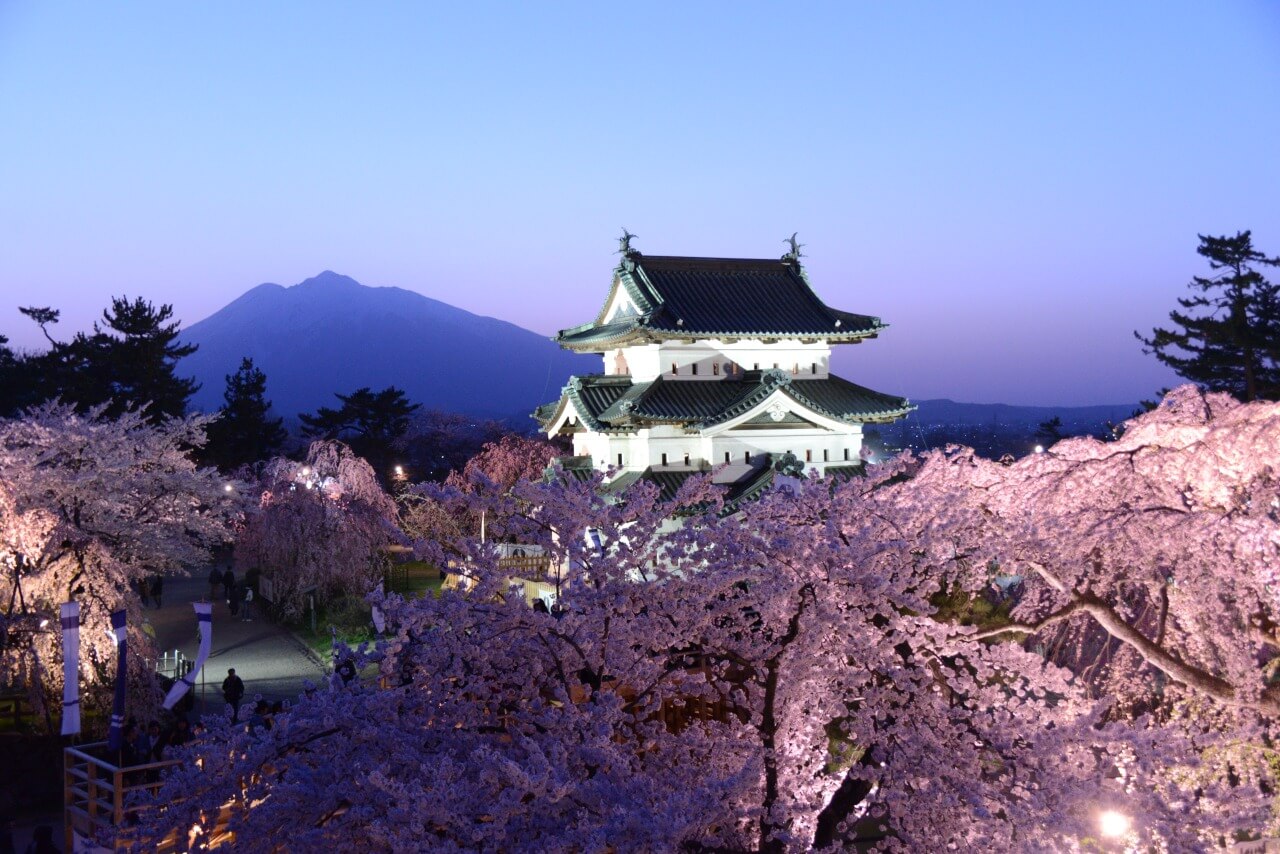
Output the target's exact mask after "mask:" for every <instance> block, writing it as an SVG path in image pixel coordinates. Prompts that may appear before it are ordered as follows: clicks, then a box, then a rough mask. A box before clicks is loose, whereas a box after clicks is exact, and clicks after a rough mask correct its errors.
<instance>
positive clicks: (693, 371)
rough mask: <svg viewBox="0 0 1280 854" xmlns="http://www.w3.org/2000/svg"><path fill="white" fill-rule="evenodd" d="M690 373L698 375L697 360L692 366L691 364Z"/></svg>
mask: <svg viewBox="0 0 1280 854" xmlns="http://www.w3.org/2000/svg"><path fill="white" fill-rule="evenodd" d="M689 373H691V374H693V375H694V376H695V377H696V376H697V375H698V363H697V362H694V363H693V364H692V365H690V366H689Z"/></svg>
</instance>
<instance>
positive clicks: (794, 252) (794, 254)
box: [782, 231, 804, 264]
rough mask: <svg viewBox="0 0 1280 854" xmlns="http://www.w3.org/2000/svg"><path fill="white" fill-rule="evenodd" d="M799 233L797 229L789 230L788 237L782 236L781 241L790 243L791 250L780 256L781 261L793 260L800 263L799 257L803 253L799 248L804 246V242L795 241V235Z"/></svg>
mask: <svg viewBox="0 0 1280 854" xmlns="http://www.w3.org/2000/svg"><path fill="white" fill-rule="evenodd" d="M799 233H800V232H798V231H793V232H791V236H790V237H786V238H783V241H782V242H783V243H786V244H788V245H790V247H791V251H790V252H788V253H787V254H786V255H783V256H782V260H783V261H795V262H796V263H797V264H798V263H800V257H801V256H802V255H803V254H804V253H803V252H801V251H800V250H801V249H802V248H803V247H804V244H803V243H797V242H796V235H797V234H799Z"/></svg>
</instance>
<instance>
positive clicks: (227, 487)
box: [222, 483, 235, 492]
mask: <svg viewBox="0 0 1280 854" xmlns="http://www.w3.org/2000/svg"><path fill="white" fill-rule="evenodd" d="M233 489H235V487H234V486H232V485H231V484H229V483H228V484H226V485H225V486H223V487H222V491H223V492H231V491H232V490H233Z"/></svg>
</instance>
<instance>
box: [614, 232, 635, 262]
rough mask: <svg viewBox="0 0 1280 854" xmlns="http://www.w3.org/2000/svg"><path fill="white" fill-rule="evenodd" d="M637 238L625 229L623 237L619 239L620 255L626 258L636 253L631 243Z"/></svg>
mask: <svg viewBox="0 0 1280 854" xmlns="http://www.w3.org/2000/svg"><path fill="white" fill-rule="evenodd" d="M635 236H636V235H634V234H632V233H631V232H629V231H627V229H626V228H625V227H624V228H623V229H622V236H621V237H619V238H618V253H619V254H620V255H622V256H623V257H626V256H627V255H630V254H632V253H633V252H635V251H636V250H635V249H632V248H631V241H632V240H633V239H634V238H635Z"/></svg>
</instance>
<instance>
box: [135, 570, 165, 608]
mask: <svg viewBox="0 0 1280 854" xmlns="http://www.w3.org/2000/svg"><path fill="white" fill-rule="evenodd" d="M133 592H134V593H137V594H138V599H139V600H141V602H142V607H144V608H146V607H147V606H153V607H156V608H159V607H160V600H161V597H162V596H163V595H164V576H163V575H149V576H147V577H146V578H140V579H137V580H135V581H134V582H133Z"/></svg>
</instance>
